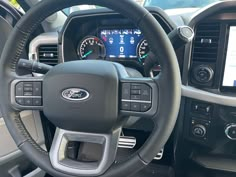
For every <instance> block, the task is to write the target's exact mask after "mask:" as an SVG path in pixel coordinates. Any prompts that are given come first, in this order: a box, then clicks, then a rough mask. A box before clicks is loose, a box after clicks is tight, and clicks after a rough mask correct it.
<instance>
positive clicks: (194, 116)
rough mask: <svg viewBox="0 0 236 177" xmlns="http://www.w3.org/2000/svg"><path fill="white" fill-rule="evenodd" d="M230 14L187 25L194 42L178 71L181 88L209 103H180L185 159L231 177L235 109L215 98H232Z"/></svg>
mask: <svg viewBox="0 0 236 177" xmlns="http://www.w3.org/2000/svg"><path fill="white" fill-rule="evenodd" d="M219 6H220V5H219ZM219 9H221V10H219ZM232 9H233V7H232V6H231V7H228V9H226V8H225V9H223V10H222V8H218V9H216V8H209V9H208V10H206V11H204V12H201V13H200V14H197V15H196V16H195V17H194V18H193V19H192V20H191V22H190V24H189V25H190V27H192V28H194V30H195V38H194V40H193V42H192V44H190V45H189V46H187V47H186V53H185V57H186V58H185V59H186V61H185V66H184V68H185V69H186V70H185V71H183V83H184V85H186V86H187V87H188V88H193V89H196V90H197V91H203V92H204V94H205V96H206V97H208V95H207V94H209V98H210V99H209V100H207V98H200V97H202V96H203V95H201V94H200V93H199V94H198V96H199V98H198V97H196V96H195V98H193V97H189V98H186V99H185V107H184V109H185V111H184V116H183V117H184V118H183V119H184V124H183V134H184V139H185V140H187V141H186V142H188V151H189V158H190V159H191V160H193V161H194V162H195V163H196V164H199V165H200V166H202V167H204V168H207V169H213V170H223V171H228V172H229V171H231V172H236V170H235V169H234V168H233V164H235V163H236V160H234V159H235V158H234V157H236V151H235V149H236V145H235V141H234V140H236V109H235V107H230V106H225V105H227V104H226V103H225V100H224V99H222V100H221V101H219V100H220V99H219V98H224V97H227V99H230V98H234V97H235V95H236V45H235V39H236V23H235V19H236V13H235V12H234V11H233V10H232ZM187 58H188V60H187ZM213 94H214V95H213ZM214 96H216V97H217V99H218V101H214ZM202 100H204V101H202ZM223 105H224V106H223Z"/></svg>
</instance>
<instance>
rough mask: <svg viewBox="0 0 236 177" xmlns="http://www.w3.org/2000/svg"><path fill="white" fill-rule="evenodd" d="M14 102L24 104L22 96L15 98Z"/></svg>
mask: <svg viewBox="0 0 236 177" xmlns="http://www.w3.org/2000/svg"><path fill="white" fill-rule="evenodd" d="M16 103H17V104H19V105H24V98H16Z"/></svg>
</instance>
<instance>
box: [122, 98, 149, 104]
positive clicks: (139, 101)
mask: <svg viewBox="0 0 236 177" xmlns="http://www.w3.org/2000/svg"><path fill="white" fill-rule="evenodd" d="M121 101H123V102H131V103H152V102H151V101H143V100H125V99H122V100H121Z"/></svg>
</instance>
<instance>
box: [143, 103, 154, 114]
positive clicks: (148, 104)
mask: <svg viewBox="0 0 236 177" xmlns="http://www.w3.org/2000/svg"><path fill="white" fill-rule="evenodd" d="M151 106H152V105H151V103H141V112H146V111H148V110H149V109H150V108H151Z"/></svg>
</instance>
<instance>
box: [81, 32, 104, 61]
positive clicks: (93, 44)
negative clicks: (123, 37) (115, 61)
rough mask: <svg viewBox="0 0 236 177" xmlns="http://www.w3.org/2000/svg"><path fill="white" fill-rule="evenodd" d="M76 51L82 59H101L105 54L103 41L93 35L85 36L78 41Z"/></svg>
mask: <svg viewBox="0 0 236 177" xmlns="http://www.w3.org/2000/svg"><path fill="white" fill-rule="evenodd" d="M77 52H78V55H79V57H80V58H81V59H82V60H86V59H103V58H105V56H106V48H105V45H104V43H103V42H102V40H100V39H99V38H97V37H95V36H87V37H85V38H84V39H83V40H82V41H81V42H80V44H79V46H78V49H77Z"/></svg>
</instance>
